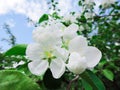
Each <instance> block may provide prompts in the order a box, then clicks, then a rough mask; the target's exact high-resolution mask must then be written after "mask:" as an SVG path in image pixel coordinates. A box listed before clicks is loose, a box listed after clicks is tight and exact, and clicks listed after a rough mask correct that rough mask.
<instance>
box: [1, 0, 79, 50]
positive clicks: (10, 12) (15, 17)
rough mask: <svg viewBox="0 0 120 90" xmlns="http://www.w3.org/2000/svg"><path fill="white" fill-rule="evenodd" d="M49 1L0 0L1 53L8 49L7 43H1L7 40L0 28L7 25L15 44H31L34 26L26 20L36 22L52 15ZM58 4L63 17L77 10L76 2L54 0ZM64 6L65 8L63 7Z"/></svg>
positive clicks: (74, 0) (73, 0) (76, 0)
mask: <svg viewBox="0 0 120 90" xmlns="http://www.w3.org/2000/svg"><path fill="white" fill-rule="evenodd" d="M49 1H50V0H0V47H2V49H3V51H5V50H7V49H9V48H10V46H9V45H8V43H7V42H5V41H1V39H3V38H9V37H8V35H7V34H6V32H5V30H4V29H3V28H2V26H3V24H4V23H7V24H9V25H10V26H11V27H10V29H11V32H12V33H13V34H14V35H15V37H16V38H17V44H29V43H32V42H33V41H32V30H33V29H34V26H32V25H28V22H27V18H28V17H29V18H31V19H32V20H33V21H35V22H37V20H38V19H39V17H40V16H41V15H42V14H44V13H52V12H53V11H52V10H49V9H48V8H49V7H50V6H48V4H47V2H49ZM56 1H58V2H59V5H57V6H58V8H60V9H61V12H60V14H61V15H64V14H66V13H68V12H70V11H75V10H76V9H77V10H79V9H78V8H77V7H78V6H77V4H78V3H77V2H78V0H66V1H64V0H56ZM64 6H65V7H64Z"/></svg>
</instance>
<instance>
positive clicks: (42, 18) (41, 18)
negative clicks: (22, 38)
mask: <svg viewBox="0 0 120 90" xmlns="http://www.w3.org/2000/svg"><path fill="white" fill-rule="evenodd" d="M48 19H49V17H48V15H47V14H43V15H42V16H41V17H40V19H39V21H38V23H42V22H43V21H46V20H48Z"/></svg>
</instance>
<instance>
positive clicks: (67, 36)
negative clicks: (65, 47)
mask: <svg viewBox="0 0 120 90" xmlns="http://www.w3.org/2000/svg"><path fill="white" fill-rule="evenodd" d="M77 30H78V25H76V24H71V25H70V26H68V27H67V28H66V29H65V30H64V32H63V38H64V40H65V41H66V40H71V39H73V38H74V37H76V36H77Z"/></svg>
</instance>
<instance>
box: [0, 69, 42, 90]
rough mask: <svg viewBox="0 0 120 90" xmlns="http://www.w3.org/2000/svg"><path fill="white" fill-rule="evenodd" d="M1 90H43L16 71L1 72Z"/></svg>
mask: <svg viewBox="0 0 120 90" xmlns="http://www.w3.org/2000/svg"><path fill="white" fill-rule="evenodd" d="M0 90H41V89H40V87H39V86H38V85H37V84H36V83H35V82H34V81H33V80H31V79H30V78H28V77H27V76H25V75H24V74H22V73H21V72H18V71H15V70H3V71H0Z"/></svg>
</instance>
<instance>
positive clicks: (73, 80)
mask: <svg viewBox="0 0 120 90" xmlns="http://www.w3.org/2000/svg"><path fill="white" fill-rule="evenodd" d="M78 78H79V75H77V76H76V77H75V78H73V79H72V80H71V81H70V82H69V84H68V86H67V89H66V90H70V88H71V85H72V83H73V82H75V81H76V80H78Z"/></svg>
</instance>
